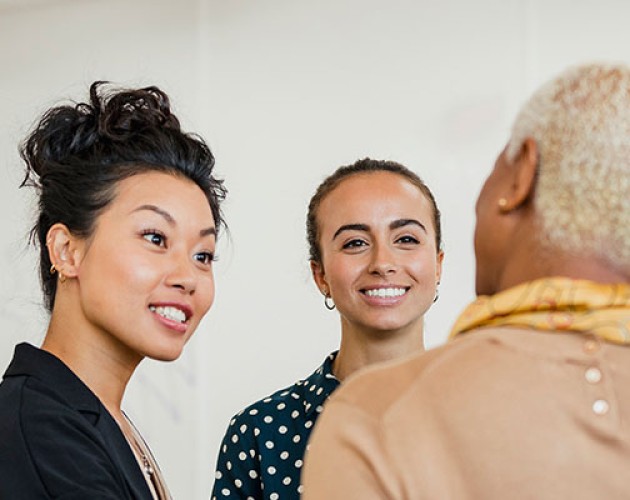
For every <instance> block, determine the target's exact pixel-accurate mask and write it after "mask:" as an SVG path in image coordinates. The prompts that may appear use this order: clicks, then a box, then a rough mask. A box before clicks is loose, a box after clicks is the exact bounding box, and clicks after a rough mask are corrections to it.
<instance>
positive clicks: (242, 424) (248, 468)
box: [212, 412, 262, 500]
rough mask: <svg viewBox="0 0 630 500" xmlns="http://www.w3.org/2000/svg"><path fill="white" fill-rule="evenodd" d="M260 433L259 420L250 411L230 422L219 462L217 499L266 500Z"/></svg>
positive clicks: (216, 475) (214, 494) (216, 488)
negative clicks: (261, 464)
mask: <svg viewBox="0 0 630 500" xmlns="http://www.w3.org/2000/svg"><path fill="white" fill-rule="evenodd" d="M256 432H259V430H258V428H257V427H256V421H255V419H253V418H251V416H250V415H249V414H248V413H247V412H243V413H241V414H239V415H237V416H236V417H234V418H233V419H232V420H231V421H230V425H229V426H228V428H227V431H226V433H225V436H224V438H223V441H222V443H221V448H220V450H219V457H218V459H217V470H216V473H215V481H214V487H213V489H212V498H213V499H216V500H221V499H227V498H229V499H236V498H238V499H243V500H247V499H259V498H262V488H261V484H262V483H261V479H260V453H259V450H258V444H257V440H256V435H255V434H256Z"/></svg>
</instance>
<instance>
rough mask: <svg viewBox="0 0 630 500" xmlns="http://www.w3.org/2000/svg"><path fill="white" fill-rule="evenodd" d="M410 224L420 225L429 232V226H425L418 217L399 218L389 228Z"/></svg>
mask: <svg viewBox="0 0 630 500" xmlns="http://www.w3.org/2000/svg"><path fill="white" fill-rule="evenodd" d="M409 225H414V226H418V227H420V229H422V230H423V231H424V232H425V233H426V232H427V228H426V227H425V226H424V224H423V223H422V222H420V221H418V220H416V219H398V220H395V221H393V222H392V223H391V224H390V225H389V228H390V229H398V228H401V227H405V226H409Z"/></svg>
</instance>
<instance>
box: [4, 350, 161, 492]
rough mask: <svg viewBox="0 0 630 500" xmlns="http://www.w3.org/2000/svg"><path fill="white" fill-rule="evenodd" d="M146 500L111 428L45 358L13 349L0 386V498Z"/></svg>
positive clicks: (80, 388) (72, 379)
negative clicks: (11, 358)
mask: <svg viewBox="0 0 630 500" xmlns="http://www.w3.org/2000/svg"><path fill="white" fill-rule="evenodd" d="M40 498H41V499H44V498H46V499H48V498H56V499H63V500H86V499H89V500H97V499H98V500H104V499H108V500H114V499H115V500H121V499H134V500H136V499H142V500H145V499H146V500H151V499H152V496H151V492H150V490H149V487H148V486H147V483H146V481H145V479H144V477H143V473H142V471H141V470H140V467H139V466H138V462H137V461H136V458H135V456H134V454H133V452H132V451H131V448H130V447H129V445H128V444H127V440H126V439H125V437H124V436H123V434H122V432H121V431H120V428H119V427H118V424H116V422H115V421H114V419H113V418H112V416H111V415H110V414H109V412H108V411H107V410H106V409H105V407H104V406H103V405H102V404H101V402H100V401H99V399H98V398H97V397H96V396H95V395H94V393H92V391H90V389H88V388H87V386H86V385H85V384H84V383H83V382H81V380H79V378H78V377H77V376H76V375H75V374H74V373H72V371H70V369H69V368H68V367H67V366H66V365H65V364H63V362H62V361H61V360H59V359H58V358H56V357H55V356H53V355H52V354H50V353H48V352H46V351H42V350H40V349H37V348H36V347H33V346H31V345H29V344H20V345H18V346H17V347H16V348H15V354H14V356H13V360H12V361H11V364H10V365H9V367H8V368H7V371H6V373H5V374H4V380H3V381H2V383H1V384H0V499H1V500H36V499H40Z"/></svg>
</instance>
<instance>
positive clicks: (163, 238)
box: [68, 172, 216, 360]
mask: <svg viewBox="0 0 630 500" xmlns="http://www.w3.org/2000/svg"><path fill="white" fill-rule="evenodd" d="M215 238H216V235H215V225H214V219H213V217H212V211H211V209H210V206H209V204H208V201H207V199H206V197H205V195H204V194H203V192H202V191H201V189H200V188H199V187H198V186H197V185H196V184H194V183H193V182H192V181H190V180H188V179H185V178H182V177H176V176H173V175H169V174H165V173H158V172H147V173H141V174H137V175H134V176H132V177H129V178H127V179H125V180H123V181H121V182H120V183H119V184H118V186H117V191H116V196H115V197H114V199H113V201H112V202H111V203H110V204H109V205H108V207H107V208H106V209H105V210H104V211H103V213H102V214H101V215H100V216H99V217H98V218H97V221H96V227H95V229H94V232H93V234H92V235H91V236H90V237H89V238H88V239H86V240H79V241H78V242H77V243H76V250H75V252H76V265H75V267H74V274H75V275H74V276H71V277H72V278H76V279H73V280H69V281H68V282H74V283H73V286H75V287H76V290H77V292H76V293H77V295H78V302H79V305H78V309H79V311H78V312H77V313H76V314H77V318H78V321H79V322H80V324H81V325H82V326H83V327H84V328H87V329H89V330H90V331H91V332H92V333H93V334H95V335H96V337H97V338H99V339H100V341H102V343H105V344H107V345H109V346H114V348H115V349H117V350H119V351H121V352H125V353H127V354H130V355H131V356H136V357H138V358H140V359H141V358H143V357H145V356H148V357H150V358H154V359H160V360H173V359H176V358H177V357H178V356H179V355H180V354H181V351H182V348H183V347H184V344H185V343H186V342H187V341H188V339H189V338H190V336H191V335H192V334H193V332H194V331H195V329H196V328H197V326H198V324H199V321H200V320H201V318H202V317H203V316H204V314H205V313H206V312H207V311H208V309H209V308H210V306H211V304H212V302H213V300H214V278H213V273H212V260H213V258H214V251H215Z"/></svg>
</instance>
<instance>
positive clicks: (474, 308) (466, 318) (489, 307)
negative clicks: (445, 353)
mask: <svg viewBox="0 0 630 500" xmlns="http://www.w3.org/2000/svg"><path fill="white" fill-rule="evenodd" d="M488 326H517V327H525V328H532V329H535V330H544V331H550V332H553V331H557V332H588V333H592V334H595V335H597V336H599V337H601V338H602V339H604V340H607V341H609V342H614V343H617V344H630V285H628V284H625V283H620V284H614V285H602V284H599V283H594V282H592V281H584V280H571V279H568V278H545V279H540V280H536V281H530V282H528V283H524V284H522V285H518V286H515V287H513V288H509V289H507V290H504V291H503V292H500V293H497V294H496V295H491V296H481V297H479V298H477V300H475V301H474V302H473V303H472V304H470V305H469V306H468V307H467V308H466V309H465V310H464V312H463V313H462V314H461V315H460V317H459V318H458V319H457V321H456V322H455V326H454V327H453V330H452V331H451V335H450V337H451V338H453V337H455V336H456V335H458V334H461V333H465V332H467V331H469V330H472V329H475V328H482V327H488Z"/></svg>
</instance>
